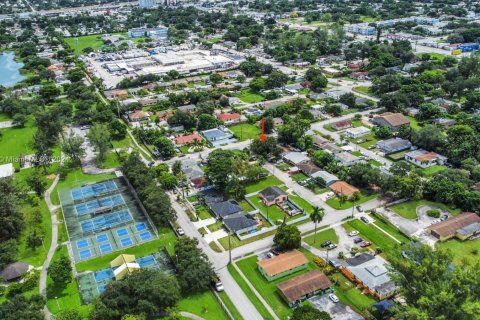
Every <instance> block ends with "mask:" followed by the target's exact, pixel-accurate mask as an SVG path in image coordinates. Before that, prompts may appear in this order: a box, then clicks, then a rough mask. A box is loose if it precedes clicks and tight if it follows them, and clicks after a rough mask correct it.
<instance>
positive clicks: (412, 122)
mask: <svg viewBox="0 0 480 320" xmlns="http://www.w3.org/2000/svg"><path fill="white" fill-rule="evenodd" d="M407 119H408V120H409V121H410V127H411V128H412V129H415V130H418V129H420V125H419V124H418V121H417V119H416V118H415V117H412V116H407Z"/></svg>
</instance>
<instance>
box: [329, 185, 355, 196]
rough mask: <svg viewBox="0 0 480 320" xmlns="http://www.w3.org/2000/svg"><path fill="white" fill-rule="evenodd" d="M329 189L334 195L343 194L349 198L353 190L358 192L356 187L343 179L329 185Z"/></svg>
mask: <svg viewBox="0 0 480 320" xmlns="http://www.w3.org/2000/svg"><path fill="white" fill-rule="evenodd" d="M330 190H332V191H333V193H335V194H336V195H342V194H343V195H345V196H347V197H348V198H350V197H351V196H352V195H353V194H354V193H355V192H360V190H358V188H355V187H354V186H352V185H351V184H349V183H346V182H345V181H336V182H334V183H332V184H331V185H330Z"/></svg>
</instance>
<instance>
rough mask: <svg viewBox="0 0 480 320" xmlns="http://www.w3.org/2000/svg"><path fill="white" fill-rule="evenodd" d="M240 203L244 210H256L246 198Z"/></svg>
mask: <svg viewBox="0 0 480 320" xmlns="http://www.w3.org/2000/svg"><path fill="white" fill-rule="evenodd" d="M239 204H240V205H241V206H242V208H243V210H245V212H250V211H253V210H255V209H254V208H253V207H252V206H251V205H250V203H248V202H247V201H246V200H242V201H240V202H239Z"/></svg>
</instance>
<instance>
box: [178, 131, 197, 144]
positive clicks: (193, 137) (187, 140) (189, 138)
mask: <svg viewBox="0 0 480 320" xmlns="http://www.w3.org/2000/svg"><path fill="white" fill-rule="evenodd" d="M202 140H203V137H202V136H201V135H199V134H198V133H196V132H194V133H192V134H189V135H185V136H179V137H176V138H175V144H176V145H185V144H187V145H188V144H192V143H194V142H195V141H198V142H200V141H202Z"/></svg>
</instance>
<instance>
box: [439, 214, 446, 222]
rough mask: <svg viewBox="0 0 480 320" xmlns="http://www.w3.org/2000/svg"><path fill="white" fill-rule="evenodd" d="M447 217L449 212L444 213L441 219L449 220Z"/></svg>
mask: <svg viewBox="0 0 480 320" xmlns="http://www.w3.org/2000/svg"><path fill="white" fill-rule="evenodd" d="M447 219H448V214H444V215H443V216H442V217H441V218H440V220H442V221H445V220H447Z"/></svg>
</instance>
